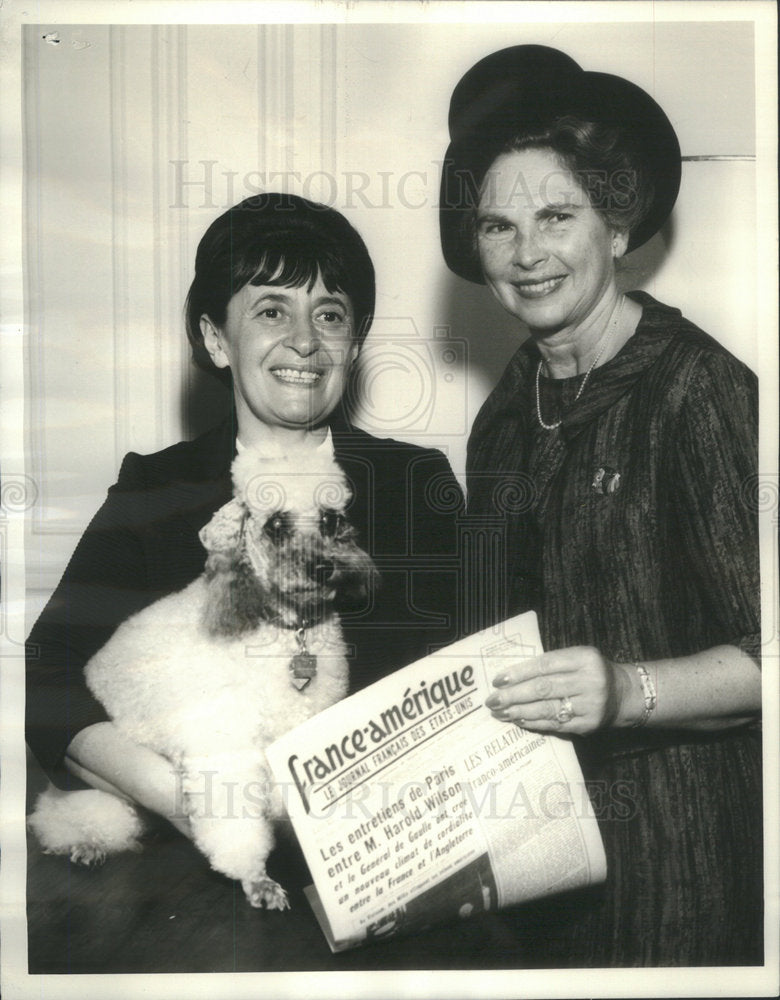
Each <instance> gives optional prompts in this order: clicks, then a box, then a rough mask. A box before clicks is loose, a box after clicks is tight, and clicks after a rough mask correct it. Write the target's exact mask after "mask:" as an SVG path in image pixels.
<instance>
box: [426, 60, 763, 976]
mask: <svg viewBox="0 0 780 1000" xmlns="http://www.w3.org/2000/svg"><path fill="white" fill-rule="evenodd" d="M449 124H450V134H451V139H452V141H451V144H450V147H449V149H448V151H447V156H446V159H445V163H444V173H443V181H442V200H441V235H442V246H443V249H444V256H445V259H446V261H447V264H448V266H449V267H450V268H451V270H453V271H454V272H455V273H456V274H458V275H460V276H461V277H463V278H465V279H466V280H468V281H472V282H477V283H482V284H487V286H488V287H489V288H490V290H491V291H492V293H493V294H494V295H495V297H496V298H497V299H498V301H499V302H500V304H501V305H502V306H503V307H504V309H506V310H507V311H508V312H509V313H511V314H512V315H514V316H516V317H517V319H518V320H519V321H520V322H521V323H522V324H523V325H524V326H525V327H526V328H527V330H528V332H529V333H530V337H529V338H528V339H527V341H526V342H525V343H524V344H523V345H522V346H521V347H520V349H519V350H518V351H517V353H516V354H515V356H514V357H513V358H512V360H511V361H510V363H509V366H508V367H507V370H506V372H505V373H504V375H503V377H502V378H501V380H500V382H499V384H498V386H497V387H496V389H495V390H494V391H493V393H492V394H491V396H490V397H489V398H488V400H487V402H486V403H485V404H484V406H483V408H482V410H481V412H480V413H479V415H478V417H477V419H476V421H475V424H474V427H473V429H472V434H471V438H470V442H469V451H468V480H469V483H468V485H469V510H470V514H471V515H472V517H473V518H474V519H475V520H476V521H477V522H478V521H479V519H480V518H483V517H484V518H490V519H493V520H494V519H495V518H496V517H500V518H502V523H503V525H504V531H505V546H504V551H505V553H506V565H505V566H504V567H503V568H502V574H503V579H504V580H505V581H506V588H505V592H504V594H503V596H502V601H501V606H500V607H497V608H495V610H494V612H493V615H494V617H496V618H499V617H505V616H508V615H510V614H514V613H517V612H519V611H522V610H526V609H528V608H534V609H535V610H536V611H537V612H538V615H539V622H540V628H541V633H542V640H543V643H544V649H545V652H544V653H543V654H542V655H540V656H538V657H536V658H533V659H531V660H528V661H525V662H523V663H519V664H517V665H516V666H515V667H513V668H512V669H511V670H508V671H506V673H505V674H504V675H503V676H500V677H497V678H496V679H495V681H494V683H495V691H494V693H493V694H492V695H491V697H490V698H489V699H488V702H487V704H488V706H489V708H490V709H491V710H492V711H493V712H494V714H495V715H496V716H497V717H498V718H500V719H502V720H506V722H507V723H511V724H516V725H520V726H523V727H525V728H527V729H529V730H534V731H538V732H543V733H555V734H558V735H560V736H565V737H569V738H571V739H573V741H574V743H575V745H576V747H577V751H578V754H579V757H580V760H581V763H582V767H583V771H584V773H585V776H586V778H587V779H588V781H589V788H590V791H591V798H592V801H593V805H594V808H595V811H596V814H597V816H598V818H599V821H600V826H601V831H602V835H603V838H604V844H605V849H606V852H607V860H608V875H607V881H606V883H605V884H604V885H603V886H600V887H597V888H595V889H590V890H588V891H585V892H578V893H576V894H574V893H569V894H562V895H560V896H557V897H555V898H553V899H551V900H549V901H546V902H545V903H542V904H539V905H535V906H533V907H524V908H520V909H519V910H516V911H505V913H504V917H503V918H504V919H506V920H507V921H508V922H516V926H517V928H518V940H519V942H520V943H521V945H522V947H523V961H524V963H525V961H526V960H527V961H528V962H529V963H530V964H534V965H542V966H543V965H553V966H559V965H569V966H593V967H596V966H620V965H723V964H731V965H734V964H750V963H759V964H760V963H761V962H762V961H763V958H762V955H763V948H762V926H763V915H762V882H761V738H760V728H759V720H760V710H761V684H760V672H759V666H758V653H759V645H760V635H759V633H760V623H759V581H758V555H757V519H756V514H755V510H754V509H753V508H752V507H751V504H750V497H749V486H750V485H751V482H752V477H753V476H754V475H755V473H756V436H757V435H756V423H757V386H756V379H755V376H754V375H753V374H752V372H750V371H749V370H748V369H747V368H746V367H745V366H744V365H743V364H741V363H740V362H739V361H737V360H736V359H735V358H734V357H733V356H732V355H730V354H729V353H728V351H726V350H725V349H724V348H723V347H721V346H720V345H719V344H718V343H717V342H716V341H714V340H713V339H712V338H711V337H709V336H708V335H707V334H706V333H703V332H702V331H701V330H699V329H698V328H696V327H695V326H694V325H693V324H692V323H690V322H688V321H687V320H686V319H684V318H683V316H682V315H681V313H680V312H679V311H678V310H677V309H674V308H671V307H669V306H667V305H663V304H661V303H660V302H657V301H655V300H654V299H653V298H651V297H650V296H649V295H647V294H646V293H643V292H633V293H631V294H628V295H622V294H621V293H620V292H619V290H618V287H617V282H616V276H615V265H616V262H617V260H618V259H619V258H620V257H622V256H623V255H624V254H626V253H628V252H630V251H631V250H633V249H635V248H636V247H638V246H640V245H641V244H643V243H644V242H646V241H647V240H648V239H650V237H651V236H652V235H653V234H654V233H655V232H657V230H658V229H659V228H660V227H661V226H662V224H663V223H664V221H665V219H666V218H667V217H668V215H669V213H670V212H671V210H672V207H673V205H674V201H675V198H676V195H677V190H678V187H679V181H680V149H679V145H678V142H677V138H676V136H675V133H674V130H673V128H672V126H671V124H670V123H669V121H668V119H667V118H666V116H665V114H664V113H663V111H662V110H661V109H660V108H659V107H658V105H657V104H656V103H655V102H654V101H653V100H652V99H651V98H650V97H649V95H648V94H646V93H645V92H644V91H642V90H641V89H640V88H638V87H636V86H634V85H633V84H631V83H629V82H628V81H626V80H623V79H621V78H619V77H614V76H609V75H606V74H601V73H591V72H584V71H583V70H581V69H580V67H579V66H578V65H577V64H576V63H574V62H573V60H571V59H569V58H568V57H567V56H565V55H564V54H563V53H561V52H558V51H556V50H554V49H549V48H544V47H541V46H516V47H513V48H509V49H504V50H502V51H501V52H497V53H494V54H493V55H491V56H488V57H487V58H485V59H483V60H482V61H481V62H479V63H477V65H476V66H474V67H473V68H472V69H471V70H470V71H469V72H468V73H467V74H466V75H465V76H464V77H463V79H462V80H461V81H460V83H459V84H458V86H457V87H456V88H455V91H454V93H453V97H452V102H451V106H450V121H449ZM508 482H512V483H514V484H516V485H517V486H518V489H517V490H516V497H517V498H519V500H518V502H516V503H515V504H514V505H513V506H509V507H508V506H507V505H506V504H505V503H502V497H505V496H506V490H505V489H504V490H500V489H497V487H499V486H501V485H502V484H503V485H504V486H506V484H507V483H508ZM496 576H497V574H496V575H494V578H496Z"/></svg>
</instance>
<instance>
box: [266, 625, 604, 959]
mask: <svg viewBox="0 0 780 1000" xmlns="http://www.w3.org/2000/svg"><path fill="white" fill-rule="evenodd" d="M541 648H542V646H541V641H540V638H539V631H538V626H537V621H536V615H535V614H534V613H533V612H529V613H527V614H524V615H520V616H518V617H516V618H511V619H509V620H507V621H505V622H503V623H502V624H501V625H499V626H495V627H494V628H491V629H489V630H486V631H484V632H479V633H476V634H474V635H472V636H469V637H468V638H466V639H463V640H462V641H460V642H457V643H455V644H453V645H451V646H448V647H447V648H446V649H443V650H441V651H439V652H437V653H434V654H433V655H431V656H429V657H426V658H425V659H423V660H419V661H417V662H416V663H413V664H411V665H410V666H408V667H405V668H404V669H403V670H400V671H397V672H396V673H394V674H392V675H390V676H389V677H386V678H384V679H383V680H381V681H378V682H377V683H376V684H373V685H372V686H371V687H369V688H367V689H365V690H363V691H360V692H359V693H358V694H355V695H353V696H352V697H350V698H347V699H345V700H344V701H342V702H339V703H338V704H336V705H334V706H332V707H331V708H329V709H327V710H326V711H325V712H322V713H321V714H320V715H318V716H315V717H314V718H313V719H310V720H308V721H307V722H306V723H304V724H303V725H301V726H299V727H297V728H296V729H294V730H292V731H291V732H289V733H287V734H286V735H285V736H283V737H282V738H281V739H280V740H278V741H277V742H276V743H274V744H273V745H272V746H271V747H270V748H269V749H268V751H267V757H268V761H269V764H270V766H271V769H272V771H273V774H274V777H275V780H276V781H277V782H278V783H279V785H280V787H281V788H282V789H283V791H284V792H285V799H286V805H287V810H288V813H289V816H290V819H291V822H292V824H293V827H294V829H295V831H296V834H297V836H298V839H299V841H300V843H301V847H302V849H303V852H304V854H305V856H306V860H307V862H308V864H309V868H310V870H311V873H312V876H313V878H314V882H315V885H316V891H315V890H314V889H313V888H310V889H309V890H307V898H308V899H309V902H310V904H311V905H312V908H313V909H314V912H315V914H316V915H317V918H318V920H319V922H320V925H321V927H322V929H323V931H324V933H325V935H326V937H327V938H328V941H329V943H330V946H331V948H332V949H333V950H334V951H340V950H343V949H345V948H350V947H354V946H356V945H359V944H361V943H363V942H366V941H367V940H375V939H377V938H382V937H388V936H390V935H392V934H397V933H409V932H414V931H419V930H421V929H423V928H424V927H427V926H429V925H431V924H433V923H435V922H439V921H442V920H448V919H458V918H462V917H467V916H470V915H472V914H476V913H480V912H484V911H487V910H491V909H496V908H499V907H503V906H509V905H512V904H514V903H519V902H522V901H525V900H530V899H534V898H538V897H541V896H545V895H549V894H552V893H556V892H561V891H563V890H566V889H573V888H576V887H578V886H584V885H588V884H591V883H596V882H600V881H603V880H604V878H605V876H606V860H605V857H604V849H603V845H602V842H601V836H600V834H599V830H598V825H597V823H596V819H595V816H594V814H593V810H592V807H591V803H590V799H589V797H588V794H587V790H586V788H585V785H584V782H583V778H582V773H581V771H580V768H579V764H578V762H577V758H576V755H575V753H574V750H573V748H572V746H571V743H570V742H569V741H567V740H565V739H563V738H560V737H557V736H551V735H546V734H541V733H534V732H530V731H528V730H525V729H522V728H521V727H519V726H517V725H515V724H514V723H507V722H500V721H498V720H496V719H495V718H493V716H492V715H491V713H490V712H489V710H488V709H487V708H485V706H484V701H485V699H486V698H487V697H488V695H489V694H490V692H491V691H492V690H493V687H492V679H493V678H494V677H495V676H497V675H498V674H499V673H500V672H501V671H502V670H505V669H506V668H507V667H508V666H509V665H510V664H511V663H515V662H517V660H518V658H522V657H527V656H531V655H535V654H538V652H539V651H540V650H541Z"/></svg>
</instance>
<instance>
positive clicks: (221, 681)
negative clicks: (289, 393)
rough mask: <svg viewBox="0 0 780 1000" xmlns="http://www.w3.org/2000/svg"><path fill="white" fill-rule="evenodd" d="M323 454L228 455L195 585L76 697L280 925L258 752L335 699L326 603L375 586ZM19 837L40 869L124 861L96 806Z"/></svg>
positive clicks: (65, 812)
mask: <svg viewBox="0 0 780 1000" xmlns="http://www.w3.org/2000/svg"><path fill="white" fill-rule="evenodd" d="M322 450H323V449H318V450H317V451H316V452H314V453H313V456H312V457H311V459H308V458H307V461H306V466H305V468H300V466H298V467H296V466H295V464H294V463H293V462H291V461H290V460H289V459H287V458H286V457H285V456H284V455H282V454H281V453H279V452H276V451H273V450H270V449H269V450H268V451H266V452H264V453H262V454H260V453H258V452H257V451H251V450H249V449H247V450H244V451H242V453H241V454H239V455H238V457H237V458H236V459H235V461H234V463H233V470H232V471H233V483H234V498H233V499H232V500H231V501H230V502H229V503H228V504H226V505H225V506H224V507H222V508H221V509H220V510H218V511H217V512H216V514H215V515H214V516H213V518H212V519H211V521H210V522H209V523H208V524H207V525H206V526H205V527H204V528H203V529H202V531H201V533H200V538H201V541H202V543H203V545H204V546H205V548H206V549H207V550H208V558H207V560H206V566H205V571H204V573H203V574H202V575H201V576H200V577H198V579H197V580H195V581H194V582H193V583H191V584H190V585H189V586H188V587H186V588H185V589H184V590H182V591H180V592H179V593H176V594H172V595H170V596H169V597H165V598H163V599H161V600H159V601H157V602H156V603H154V604H152V605H150V606H149V607H147V608H145V609H144V610H142V611H140V612H139V613H138V614H136V615H134V616H132V617H131V618H129V619H128V620H127V621H126V622H124V623H123V624H122V625H121V626H120V627H119V628H118V629H117V631H116V632H115V633H114V635H113V636H112V638H111V639H110V640H109V641H108V642H107V643H106V645H105V646H104V647H103V648H102V649H101V650H100V651H99V652H98V653H96V654H95V656H93V657H92V659H91V660H90V661H89V663H88V664H87V666H86V668H85V673H86V679H87V683H88V685H89V687H90V689H91V690H92V692H93V693H94V694H95V696H96V697H97V698H98V699H99V700H100V701H101V702H102V703H103V705H104V706H105V708H106V710H107V711H108V713H109V715H110V716H111V718H112V719H113V720H114V722H115V723H116V725H117V726H119V727H120V728H121V729H122V730H123V731H124V732H125V733H126V734H127V735H128V736H129V737H130V738H131V739H133V740H134V741H135V742H137V743H140V744H143V745H144V746H147V747H150V748H151V749H153V750H155V751H157V752H158V753H159V754H162V755H163V756H165V757H166V758H168V759H169V760H170V761H171V762H172V764H173V765H174V767H175V769H176V771H177V774H178V776H179V782H180V790H181V801H182V807H183V811H184V813H185V814H186V815H188V817H189V820H190V825H191V829H192V835H193V838H194V841H195V843H196V844H197V846H198V847H199V848H200V849H201V851H203V853H204V854H205V855H206V857H207V858H208V859H209V861H210V862H211V865H212V867H213V868H214V869H216V870H217V871H219V872H222V873H223V874H225V875H227V876H228V877H229V878H234V879H240V880H241V884H242V886H243V889H244V892H245V893H246V895H247V898H248V900H249V902H250V903H251V904H252V905H253V906H263V905H265V906H267V907H268V908H269V909H284V908H285V907H286V906H287V905H288V903H287V895H286V893H285V891H284V889H282V887H281V886H279V885H278V884H277V883H276V882H274V881H273V880H272V879H270V878H269V877H268V876H267V874H266V859H267V857H268V854H269V853H270V851H271V849H272V847H273V843H274V840H273V819H274V818H279V817H280V816H282V815H283V813H284V807H283V802H282V796H281V794H280V790H279V789H278V788H276V787H275V786H274V785H273V782H272V779H271V776H270V772H269V770H268V767H267V763H266V758H265V748H266V746H268V745H269V744H270V743H272V742H273V741H274V740H275V739H276V738H277V737H279V736H280V735H281V734H282V733H284V732H286V731H287V730H289V729H291V728H292V727H294V726H296V725H298V724H299V723H301V722H303V721H304V720H305V719H307V718H309V717H310V716H312V715H314V714H315V713H317V712H320V711H322V709H324V708H326V707H327V706H329V705H332V704H333V703H334V702H336V701H338V700H339V699H340V698H342V697H343V696H344V695H345V693H346V691H347V663H346V657H345V648H344V643H343V640H342V637H341V630H340V626H339V618H338V615H337V613H336V612H335V611H334V602H336V601H337V600H338V601H341V600H342V599H343V598H346V599H348V600H349V599H350V598H351V599H354V598H355V597H358V596H361V595H363V594H365V592H366V590H367V588H368V587H369V586H370V585H371V584H372V582H373V580H374V577H375V573H376V571H375V569H374V566H373V563H372V562H371V559H370V558H369V557H368V555H366V553H365V552H363V551H362V550H361V549H360V548H358V546H357V545H356V544H355V541H354V530H353V529H352V528H351V527H350V526H349V524H348V523H347V521H346V518H345V516H344V512H345V509H346V507H347V505H348V503H349V500H350V493H349V489H348V487H347V484H346V481H345V478H344V475H343V473H342V472H341V470H340V469H339V467H338V465H337V464H336V463H335V461H334V460H333V458H332V456H330V455H322V454H321V452H322ZM30 825H31V827H32V829H33V830H34V831H35V833H36V835H37V836H38V838H39V840H40V841H41V844H42V846H43V847H44V849H45V850H46V851H48V852H49V853H56V854H69V855H70V857H71V859H72V860H74V861H80V862H83V863H86V864H89V863H91V862H95V861H102V860H103V858H104V857H105V856H106V854H110V853H114V852H116V851H120V850H128V849H138V848H139V846H140V845H139V843H138V837H139V835H140V833H141V832H142V829H143V826H142V822H141V819H140V817H139V815H138V814H137V813H136V812H135V809H134V808H133V806H132V805H131V804H130V803H129V802H127V801H126V800H124V799H119V798H117V797H115V796H113V795H110V794H108V793H106V792H103V791H97V790H94V791H92V790H90V791H82V792H70V793H62V792H61V791H59V790H56V789H50V790H49V791H47V792H44V793H43V794H42V795H41V796H40V797H39V799H38V801H37V803H36V807H35V811H34V813H33V815H32V816H31V817H30Z"/></svg>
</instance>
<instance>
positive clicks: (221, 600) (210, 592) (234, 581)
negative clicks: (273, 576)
mask: <svg viewBox="0 0 780 1000" xmlns="http://www.w3.org/2000/svg"><path fill="white" fill-rule="evenodd" d="M206 588H207V596H206V606H205V608H204V609H203V624H204V625H205V627H206V629H207V631H208V632H209V635H214V636H224V637H225V638H229V639H235V638H237V637H238V636H240V635H243V634H244V632H251V631H252V630H253V629H255V628H257V625H258V624H259V622H260V619H261V618H262V617H263V592H262V590H261V588H260V585H259V583H258V581H257V577H256V576H255V574H254V573H253V572H252V568H251V566H249V565H248V564H247V562H246V561H245V560H243V559H240V558H236V559H235V560H233V561H230V562H228V561H227V560H225V559H222V558H218V557H216V556H210V557H209V560H208V563H207V564H206Z"/></svg>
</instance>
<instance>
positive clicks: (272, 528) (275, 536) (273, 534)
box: [263, 511, 290, 542]
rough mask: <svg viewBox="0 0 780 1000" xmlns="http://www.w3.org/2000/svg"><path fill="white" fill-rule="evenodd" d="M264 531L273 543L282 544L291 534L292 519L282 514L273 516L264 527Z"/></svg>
mask: <svg viewBox="0 0 780 1000" xmlns="http://www.w3.org/2000/svg"><path fill="white" fill-rule="evenodd" d="M263 531H264V532H265V533H266V535H267V536H268V537H269V538H270V539H271V541H272V542H281V541H282V539H284V538H287V537H288V535H289V534H290V519H289V517H288V516H287V515H286V514H283V513H281V511H280V512H278V513H276V514H272V515H271V516H270V517H269V518H268V520H267V521H266V522H265V524H264V526H263Z"/></svg>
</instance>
